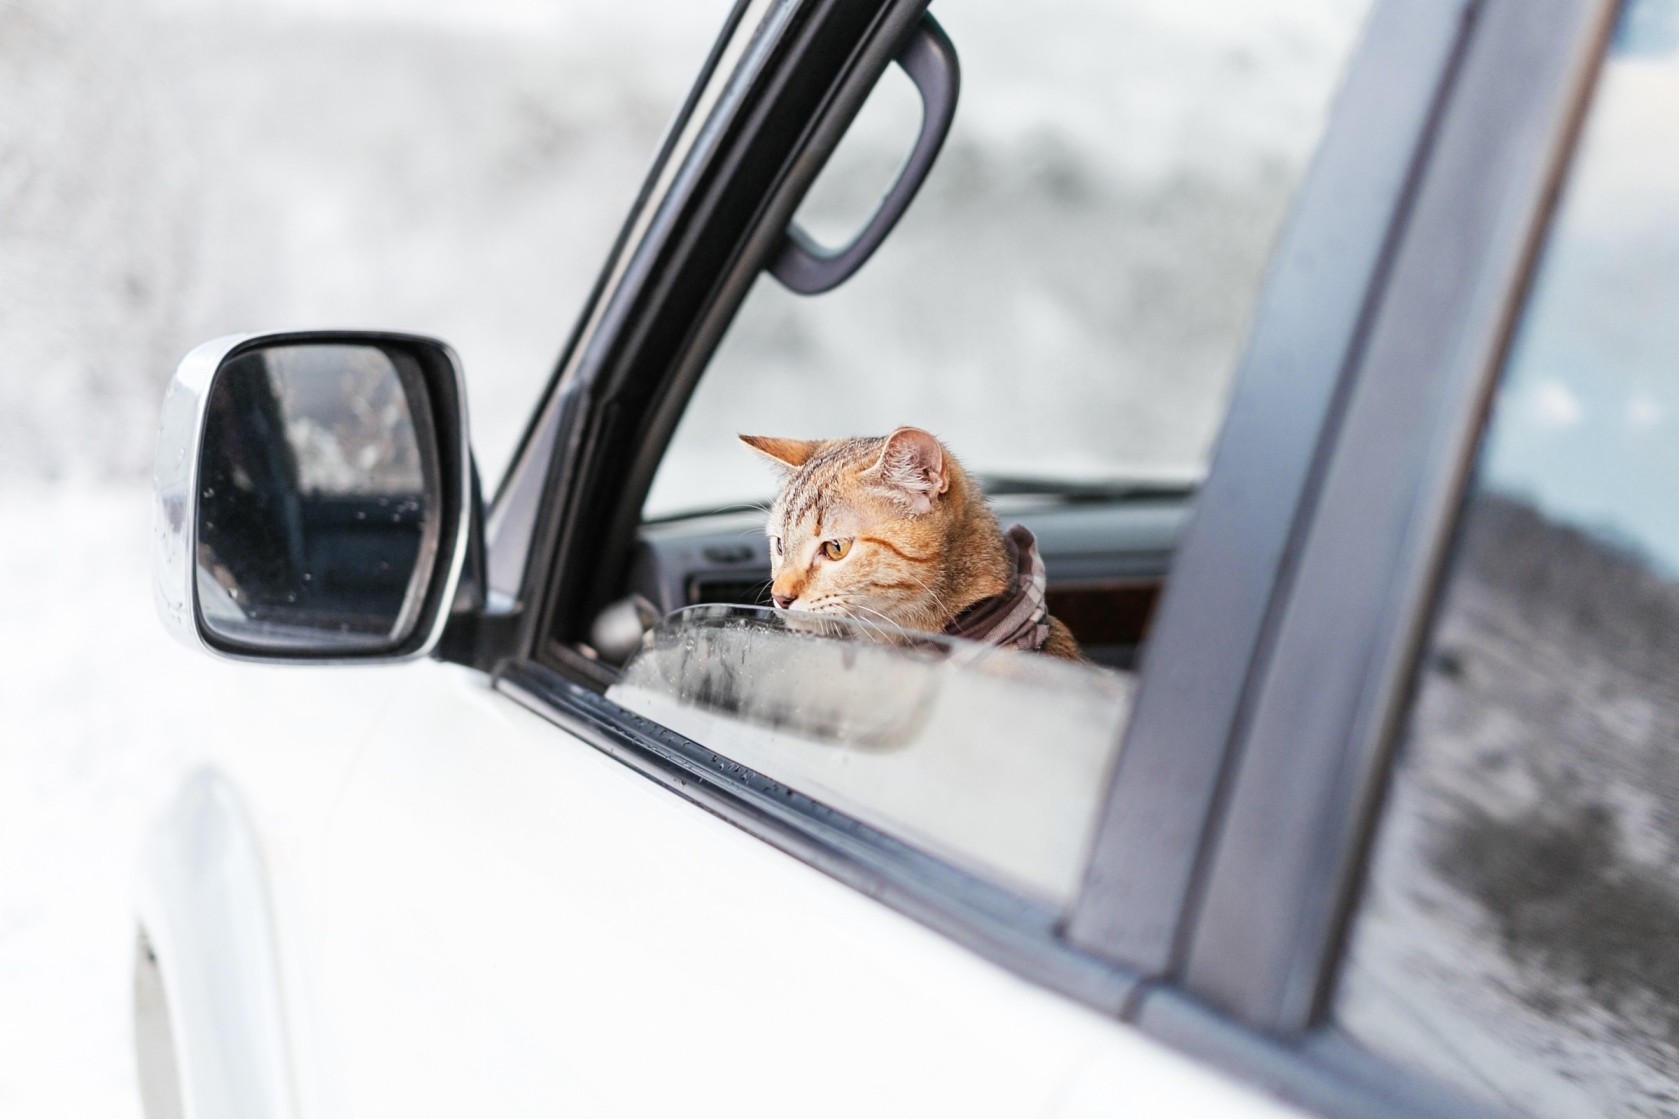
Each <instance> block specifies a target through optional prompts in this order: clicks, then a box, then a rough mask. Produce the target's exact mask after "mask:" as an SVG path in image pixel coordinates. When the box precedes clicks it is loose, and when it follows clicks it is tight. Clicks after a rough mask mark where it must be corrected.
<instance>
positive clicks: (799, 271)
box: [770, 12, 961, 295]
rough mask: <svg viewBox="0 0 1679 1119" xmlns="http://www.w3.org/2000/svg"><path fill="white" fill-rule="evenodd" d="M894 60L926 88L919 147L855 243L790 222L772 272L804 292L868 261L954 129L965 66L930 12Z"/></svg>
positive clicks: (836, 281)
mask: <svg viewBox="0 0 1679 1119" xmlns="http://www.w3.org/2000/svg"><path fill="white" fill-rule="evenodd" d="M895 61H896V62H897V63H898V65H899V66H901V67H902V68H903V71H904V73H906V74H908V75H909V78H910V81H912V82H914V83H915V88H916V91H917V92H919V93H920V94H921V134H920V135H919V136H917V137H916V138H915V147H914V148H912V149H911V150H910V153H909V159H908V160H907V161H905V163H904V169H903V171H902V172H900V173H899V175H898V178H897V181H896V182H894V183H893V184H892V188H891V189H890V190H889V191H887V192H886V197H884V198H882V199H881V200H880V205H879V207H877V208H876V209H875V212H874V214H873V216H871V217H870V218H869V221H868V224H867V225H865V226H864V227H863V229H862V231H861V232H860V233H858V234H857V236H856V237H854V238H852V240H851V243H850V244H848V245H846V246H845V247H844V248H840V249H829V248H825V247H824V246H822V245H820V244H818V243H817V241H816V240H815V239H814V238H813V237H811V236H810V234H808V233H806V232H805V231H804V230H803V229H800V228H799V225H798V223H797V222H795V223H793V224H792V225H789V226H788V227H787V234H786V239H785V240H784V241H783V242H782V245H781V250H780V252H779V253H777V254H776V257H775V259H774V260H772V261H771V262H770V272H771V273H772V274H773V275H774V276H775V278H776V279H778V280H780V281H781V282H782V283H783V284H784V285H786V286H787V287H788V288H790V289H791V290H793V291H796V292H799V293H800V294H801V295H817V294H819V293H821V292H824V291H828V290H830V289H832V288H835V287H838V286H839V285H840V284H842V283H844V282H845V281H846V280H847V279H849V278H850V277H851V275H852V274H853V273H855V272H856V271H857V269H859V268H861V267H863V263H864V262H865V261H867V260H868V259H869V257H870V256H872V255H873V254H874V251H875V250H876V249H878V248H879V247H880V243H881V242H882V241H884V240H886V235H887V234H889V233H891V232H892V227H893V226H895V225H897V224H898V219H899V218H901V217H903V216H904V211H905V210H907V209H908V208H909V204H910V201H911V200H912V199H914V198H915V192H916V191H917V190H919V189H921V183H922V181H923V180H925V179H926V178H927V172H929V171H931V170H932V169H933V161H934V160H935V159H937V158H938V155H939V149H940V148H941V147H942V146H943V145H944V138H945V136H946V135H948V134H949V132H950V122H951V121H952V120H953V119H955V117H956V94H957V91H958V88H959V87H960V85H961V70H960V68H959V66H958V65H957V61H956V47H955V46H954V45H953V44H952V43H951V41H950V36H948V35H946V34H945V33H944V28H942V27H940V26H939V24H938V21H937V20H935V19H934V18H933V17H932V16H931V15H929V14H927V13H925V12H924V13H922V16H921V20H920V22H919V23H917V24H916V25H915V30H913V31H911V32H910V35H909V38H908V39H907V40H906V41H905V43H904V45H903V47H902V49H900V50H899V51H898V56H897V58H896V59H895Z"/></svg>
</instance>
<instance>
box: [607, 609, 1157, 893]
mask: <svg viewBox="0 0 1679 1119" xmlns="http://www.w3.org/2000/svg"><path fill="white" fill-rule="evenodd" d="M1129 695H1130V684H1129V679H1128V677H1124V676H1121V675H1119V674H1117V673H1112V672H1105V671H1103V670H1102V669H1099V668H1096V667H1094V666H1091V665H1081V664H1077V663H1074V662H1070V661H1065V660H1060V659H1057V658H1054V657H1044V656H1028V655H1025V654H1021V653H1015V652H1008V651H1004V650H1001V649H997V648H995V647H992V646H988V645H981V644H976V643H974V642H968V641H958V640H954V639H950V638H943V637H934V636H932V635H930V634H912V633H908V632H906V631H902V630H890V629H886V628H884V627H878V626H870V625H868V624H866V623H859V622H855V621H851V620H848V619H841V618H828V617H819V616H815V615H801V614H796V613H795V614H787V615H775V614H772V613H770V612H769V611H766V610H759V609H752V608H746V607H734V606H695V607H691V608H689V609H687V610H684V611H681V612H680V613H678V614H674V615H672V616H671V617H669V618H667V619H665V621H663V622H662V623H660V625H659V626H658V627H657V628H656V629H655V630H654V631H653V633H652V634H650V635H649V639H648V641H647V642H646V643H645V645H644V646H643V648H642V650H641V651H640V652H639V653H637V654H636V656H635V657H634V658H633V659H632V660H631V661H630V663H629V664H628V665H627V666H626V668H625V670H624V674H623V677H622V679H621V680H620V681H619V683H618V684H616V685H615V686H614V687H613V688H612V689H611V691H610V692H609V693H608V696H609V698H611V699H613V700H614V701H615V702H617V703H620V704H622V705H623V706H625V707H628V708H629V709H631V710H632V711H636V712H638V713H640V714H642V715H645V716H646V717H647V718H649V719H652V720H653V721H654V722H657V723H661V724H663V725H665V726H668V727H670V728H671V729H672V730H675V731H677V732H679V733H681V734H682V735H684V736H686V737H688V738H691V739H693V740H694V741H696V742H703V743H704V744H705V745H706V746H707V747H708V748H710V749H713V750H716V751H718V753H720V754H722V755H723V756H725V757H727V758H729V759H730V760H731V761H735V762H738V763H740V764H741V765H745V766H748V767H750V768H751V769H753V770H756V771H757V772H759V773H761V774H763V775H764V776H766V777H769V778H771V779H773V780H775V781H778V782H780V783H781V784H783V785H786V786H788V787H789V788H794V789H798V790H799V791H801V792H803V793H806V794H808V795H810V796H811V797H814V798H815V799H817V800H819V801H822V802H823V803H825V804H827V805H829V806H830V807H833V808H837V809H839V810H840V811H842V812H845V813H847V814H848V815H851V816H854V817H856V818H857V819H859V820H862V821H863V822H864V823H867V824H871V825H873V826H875V827H877V828H880V829H882V830H885V831H888V832H891V833H893V834H895V835H898V836H900V837H902V838H905V839H909V840H910V841H912V842H914V843H915V844H916V845H917V846H920V847H922V848H924V849H926V850H929V851H932V852H934V853H935V854H938V855H941V856H943V857H944V858H946V859H948V860H950V861H951V862H954V863H956V864H958V865H961V866H964V867H966V868H968V869H970V870H972V871H974V872H976V873H978V874H981V875H984V876H987V877H991V878H996V879H999V880H1002V881H1004V882H1006V883H1008V884H1009V885H1010V886H1012V887H1014V888H1015V889H1017V890H1019V891H1020V892H1022V893H1026V894H1029V895H1032V896H1035V897H1037V898H1038V899H1040V900H1042V901H1045V902H1048V903H1050V904H1053V905H1057V906H1060V905H1066V904H1068V903H1070V902H1071V901H1072V899H1073V896H1074V893H1075V891H1076V890H1077V888H1078V882H1079V877H1080V875H1081V873H1082V872H1083V869H1084V854H1085V849H1086V845H1087V844H1088V842H1089V839H1090V835H1089V832H1090V826H1091V824H1092V823H1093V822H1094V820H1095V815H1096V809H1097V807H1098V805H1097V799H1098V798H1099V797H1100V796H1101V794H1102V790H1103V788H1104V786H1105V784H1106V782H1105V781H1104V777H1105V775H1106V773H1107V770H1108V766H1109V764H1110V763H1111V761H1112V759H1113V752H1114V748H1115V747H1116V746H1117V744H1118V741H1119V728H1120V724H1121V721H1122V719H1123V713H1124V711H1125V709H1126V701H1127V700H1128V698H1129ZM1023 792H1024V795H1023Z"/></svg>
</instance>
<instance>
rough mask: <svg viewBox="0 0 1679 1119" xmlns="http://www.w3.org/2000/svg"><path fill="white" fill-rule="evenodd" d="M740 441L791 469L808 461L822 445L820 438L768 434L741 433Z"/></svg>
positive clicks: (795, 468)
mask: <svg viewBox="0 0 1679 1119" xmlns="http://www.w3.org/2000/svg"><path fill="white" fill-rule="evenodd" d="M740 441H741V442H742V443H745V444H746V445H747V446H748V447H751V448H752V449H753V450H754V451H757V452H758V453H759V454H761V455H763V456H764V457H765V458H769V459H773V460H774V461H775V462H777V463H779V464H780V465H782V466H785V467H787V468H789V469H791V470H797V469H798V468H799V467H801V466H803V465H804V464H805V463H807V462H809V461H810V456H811V455H814V454H815V453H816V450H817V448H818V447H820V446H822V442H823V441H822V440H820V439H776V438H774V437H773V436H769V435H742V436H741V437H740Z"/></svg>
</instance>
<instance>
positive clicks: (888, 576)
mask: <svg viewBox="0 0 1679 1119" xmlns="http://www.w3.org/2000/svg"><path fill="white" fill-rule="evenodd" d="M740 439H741V442H743V443H745V444H746V445H747V446H749V447H751V448H752V449H753V450H755V451H757V452H758V453H760V454H762V455H764V456H766V457H768V458H769V459H771V460H772V461H774V462H775V463H776V464H777V465H778V466H780V467H781V468H782V470H783V471H784V473H785V478H784V480H783V483H782V487H781V493H780V494H779V495H778V496H777V497H776V499H775V504H774V505H773V506H771V508H770V516H769V523H768V525H767V526H766V528H765V532H766V534H767V535H768V536H769V538H770V567H771V570H772V572H773V573H774V576H775V578H774V583H773V585H772V587H771V598H773V599H774V601H775V605H776V606H777V608H779V609H782V610H791V609H798V610H808V611H812V612H814V613H818V614H835V615H839V616H841V617H848V618H858V619H862V620H866V621H876V622H888V623H890V624H892V625H895V626H899V627H902V628H904V629H914V630H923V631H927V632H932V633H947V634H953V635H955V636H959V637H966V638H968V639H970V640H975V641H985V642H989V643H990V644H994V645H1005V646H1012V647H1014V648H1020V649H1031V650H1038V651H1041V652H1044V653H1048V654H1050V655H1051V656H1057V657H1066V658H1068V659H1071V660H1082V659H1083V655H1082V654H1081V653H1080V652H1079V646H1078V642H1077V641H1076V640H1074V638H1073V635H1072V633H1071V631H1069V630H1068V629H1067V627H1066V626H1065V625H1063V624H1062V623H1061V622H1059V621H1057V620H1056V619H1054V618H1052V617H1050V616H1049V611H1048V609H1047V607H1046V606H1045V605H1044V571H1043V563H1042V561H1040V560H1039V559H1038V555H1037V547H1036V542H1035V541H1034V540H1033V539H1032V534H1031V533H1030V532H1028V531H1026V529H1025V528H1024V527H1022V526H1020V525H1015V526H1014V527H1012V528H1010V529H1009V531H1008V532H1007V533H1006V534H1005V533H1004V532H1002V531H1001V530H1000V529H999V528H998V526H997V518H996V517H995V516H993V515H992V512H991V509H990V507H989V506H988V505H986V503H985V494H984V493H982V492H981V491H980V488H979V485H978V484H977V483H975V482H974V481H973V480H972V479H971V478H969V477H968V475H967V473H966V472H965V471H963V469H962V467H961V465H960V464H959V463H957V461H956V459H955V457H954V456H952V455H951V454H950V452H949V451H947V450H946V449H945V448H944V445H943V444H941V443H940V442H939V441H938V440H937V439H935V438H934V437H933V436H932V435H929V434H928V433H927V432H925V431H922V430H921V429H920V428H917V427H900V428H898V429H897V430H896V431H894V432H893V433H892V434H890V435H887V436H884V437H879V436H877V437H875V438H867V439H774V438H770V437H767V436H761V435H742V436H741V437H740Z"/></svg>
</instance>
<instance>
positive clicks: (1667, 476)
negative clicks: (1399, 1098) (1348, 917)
mask: <svg viewBox="0 0 1679 1119" xmlns="http://www.w3.org/2000/svg"><path fill="white" fill-rule="evenodd" d="M1575 164H1576V165H1575V167H1574V169H1573V171H1572V172H1571V180H1570V182H1569V183H1568V184H1567V187H1566V193H1565V196H1564V199H1563V203H1562V207H1561V209H1560V211H1559V214H1558V217H1557V219H1556V221H1555V223H1554V224H1553V228H1552V231H1551V235H1550V241H1549V244H1548V245H1547V246H1546V249H1545V256H1544V259H1543V261H1542V263H1541V267H1540V271H1539V274H1538V277H1537V281H1536V286H1535V289H1534V292H1533V294H1532V296H1531V297H1530V300H1529V304H1528V307H1527V310H1526V313H1525V316H1524V319H1523V322H1522V325H1521V329H1520V333H1519V335H1518V338H1517V342H1516V346H1515V348H1514V350H1513V353H1512V356H1511V359H1510V363H1509V367H1508V369H1507V370H1506V373H1505V378H1504V382H1503V385H1502V387H1501V390H1500V393H1499V396H1498V399H1497V402H1496V405H1495V409H1494V412H1493V418H1492V421H1491V425H1490V427H1489V428H1488V431H1487V435H1486V441H1485V445H1484V447H1483V450H1482V455H1481V461H1480V465H1479V473H1478V477H1477V481H1476V483H1475V486H1474V488H1473V490H1472V492H1471V494H1470V496H1469V498H1468V501H1467V504H1466V507H1465V510H1464V514H1463V521H1462V524H1461V527H1460V529H1459V536H1458V540H1457V545H1456V550H1455V554H1454V558H1453V560H1452V563H1451V566H1450V568H1449V571H1448V574H1447V578H1446V583H1445V591H1444V596H1443V599H1442V602H1441V606H1440V613H1439V616H1438V618H1437V620H1436V622H1435V626H1434V629H1433V632H1432V635H1431V638H1430V641H1429V644H1428V647H1427V652H1426V655H1425V658H1424V660H1423V663H1422V667H1421V669H1420V671H1421V676H1420V679H1419V682H1418V686H1417V693H1416V698H1415V701H1414V707H1413V709H1412V711H1411V714H1410V724H1409V727H1408V729H1407V732H1406V737H1405V740H1404V742H1403V744H1402V748H1401V753H1400V757H1399V760H1398V762H1397V770H1396V773H1395V778H1394V788H1393V790H1392V795H1391V797H1390V801H1389V804H1388V807H1387V811H1386V814H1385V816H1384V819H1383V822H1382V826H1381V832H1380V834H1379V835H1378V838H1377V845H1376V850H1375V854H1374V856H1373V862H1372V867H1371V870H1370V880H1369V883H1368V886H1367V889H1366V896H1365V897H1364V898H1363V900H1362V902H1361V904H1360V907H1359V909H1358V912H1357V916H1356V918H1355V923H1354V926H1353V936H1352V940H1351V949H1350V956H1349V961H1348V966H1347V970H1346V972H1345V974H1344V976H1343V979H1342V982H1341V985H1340V989H1339V992H1338V995H1337V999H1336V1009H1335V1014H1336V1017H1337V1018H1338V1019H1339V1021H1340V1022H1341V1023H1342V1024H1343V1025H1344V1026H1345V1027H1346V1028H1347V1029H1348V1030H1349V1031H1350V1032H1351V1033H1352V1034H1353V1035H1354V1036H1355V1037H1357V1038H1359V1039H1360V1040H1361V1041H1363V1042H1365V1043H1366V1044H1368V1045H1369V1046H1370V1047H1371V1048H1373V1049H1375V1050H1377V1051H1379V1052H1382V1053H1384V1054H1387V1055H1389V1056H1392V1057H1395V1058H1398V1059H1400V1060H1402V1061H1404V1062H1406V1063H1409V1064H1415V1065H1420V1066H1422V1067H1424V1068H1426V1069H1428V1070H1430V1071H1431V1072H1433V1073H1435V1074H1437V1075H1439V1076H1441V1077H1444V1078H1445V1079H1447V1080H1449V1081H1451V1082H1453V1083H1455V1084H1457V1085H1459V1086H1460V1087H1462V1088H1464V1089H1465V1090H1467V1091H1470V1092H1472V1093H1474V1094H1476V1095H1480V1096H1483V1097H1485V1098H1487V1099H1489V1100H1492V1101H1496V1102H1501V1103H1504V1104H1506V1105H1509V1106H1512V1107H1514V1108H1516V1109H1518V1110H1521V1111H1523V1112H1526V1113H1531V1114H1536V1115H1543V1116H1601V1115H1650V1116H1654V1115H1672V1114H1674V1113H1675V1112H1676V1111H1679V935H1676V932H1679V501H1676V500H1675V497H1674V494H1675V492H1676V491H1679V378H1676V377H1675V376H1674V373H1675V370H1676V369H1679V313H1676V309H1679V207H1676V206H1675V204H1674V200H1675V199H1679V3H1675V2H1674V0H1634V2H1633V3H1632V4H1631V5H1630V6H1629V7H1628V8H1627V10H1626V11H1625V13H1624V14H1623V16H1622V20H1621V25H1620V27H1619V29H1618V32H1617V35H1616V38H1615V43H1614V47H1613V50H1612V54H1611V56H1610V59H1609V61H1608V63H1607V65H1606V67H1605V70H1604V73H1603V76H1602V78H1601V81H1600V85H1599V89H1598V91H1597V94H1596V97H1595V100H1594V104H1593V106H1592V109H1591V112H1590V115H1589V117H1588V119H1587V124H1586V129H1585V132H1584V135H1583V138H1582V141H1581V147H1580V150H1579V152H1578V154H1577V156H1576V160H1575Z"/></svg>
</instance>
